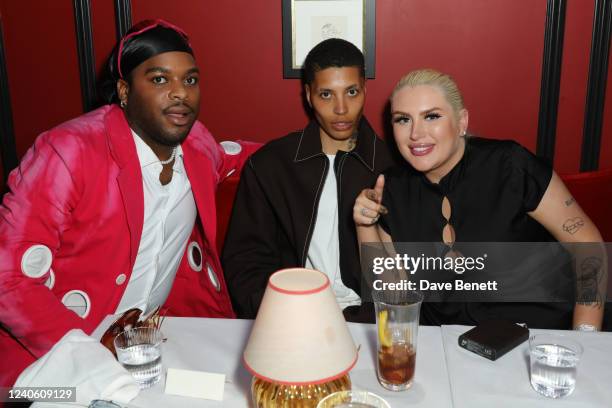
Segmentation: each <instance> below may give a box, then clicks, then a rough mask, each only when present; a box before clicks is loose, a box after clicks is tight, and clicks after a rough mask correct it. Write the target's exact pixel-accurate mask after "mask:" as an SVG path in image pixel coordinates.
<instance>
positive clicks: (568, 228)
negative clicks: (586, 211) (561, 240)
mask: <svg viewBox="0 0 612 408" xmlns="http://www.w3.org/2000/svg"><path fill="white" fill-rule="evenodd" d="M583 226H584V220H583V219H582V218H580V217H576V218H569V219H567V220H565V222H564V223H563V231H565V232H567V233H568V234H572V235H574V234H575V233H576V232H578V230H579V229H580V228H582V227H583Z"/></svg>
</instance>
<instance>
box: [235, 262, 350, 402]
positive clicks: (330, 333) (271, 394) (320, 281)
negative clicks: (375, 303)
mask: <svg viewBox="0 0 612 408" xmlns="http://www.w3.org/2000/svg"><path fill="white" fill-rule="evenodd" d="M243 359H244V364H245V366H246V368H247V369H248V370H249V371H250V372H251V374H252V375H253V382H252V385H251V393H252V397H253V404H254V406H255V407H257V408H268V407H275V408H282V407H286V408H290V407H313V408H315V407H316V406H317V403H318V402H319V400H321V399H322V398H323V397H325V396H326V395H328V394H331V393H333V392H336V391H342V390H349V389H350V388H351V381H350V378H349V375H348V372H349V370H350V369H351V368H353V366H354V365H355V363H356V362H357V348H356V347H355V343H354V342H353V338H352V337H351V334H350V333H349V330H348V327H347V325H346V322H345V320H344V316H343V315H342V311H341V310H340V307H339V306H338V302H337V301H336V297H335V296H334V294H333V292H332V290H331V287H330V283H329V279H328V278H327V276H326V275H325V274H323V273H322V272H319V271H315V270H310V269H303V268H292V269H283V270H280V271H278V272H275V273H274V274H272V276H270V279H269V281H268V286H267V287H266V291H265V293H264V297H263V300H262V302H261V306H260V307H259V312H258V313H257V318H256V319H255V323H254V324H253V329H252V331H251V336H250V337H249V341H248V343H247V346H246V349H245V350H244V356H243Z"/></svg>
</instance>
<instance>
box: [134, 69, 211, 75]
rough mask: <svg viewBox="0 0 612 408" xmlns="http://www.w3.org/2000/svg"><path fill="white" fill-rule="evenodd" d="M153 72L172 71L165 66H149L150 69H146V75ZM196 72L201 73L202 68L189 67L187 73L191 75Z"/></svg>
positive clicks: (165, 72)
mask: <svg viewBox="0 0 612 408" xmlns="http://www.w3.org/2000/svg"><path fill="white" fill-rule="evenodd" d="M152 72H157V73H162V74H167V73H169V72H170V70H169V69H168V68H164V67H151V68H149V69H147V70H146V71H145V75H147V74H150V73H152ZM194 73H198V74H199V73H200V69H199V68H198V67H193V68H191V69H189V70H188V71H187V73H186V74H187V75H189V74H194Z"/></svg>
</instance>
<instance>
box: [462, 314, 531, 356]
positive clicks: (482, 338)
mask: <svg viewBox="0 0 612 408" xmlns="http://www.w3.org/2000/svg"><path fill="white" fill-rule="evenodd" d="M528 338H529V329H527V328H526V327H523V326H520V325H518V324H516V323H512V322H509V321H506V320H487V321H484V322H482V323H480V324H479V325H478V326H476V327H474V328H473V329H470V330H468V331H466V332H465V333H463V334H462V335H460V336H459V340H458V341H459V346H460V347H463V348H464V349H466V350H469V351H472V352H474V353H476V354H478V355H480V356H482V357H485V358H488V359H489V360H493V361H495V360H497V359H498V358H500V357H501V356H503V355H504V354H506V353H507V352H509V351H510V350H512V349H513V348H515V347H516V346H518V345H519V344H521V343H522V342H524V341H525V340H527V339H528Z"/></svg>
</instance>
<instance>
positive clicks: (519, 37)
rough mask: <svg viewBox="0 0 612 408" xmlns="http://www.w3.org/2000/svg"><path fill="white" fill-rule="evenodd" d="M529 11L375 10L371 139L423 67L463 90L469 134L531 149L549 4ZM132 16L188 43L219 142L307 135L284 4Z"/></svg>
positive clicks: (400, 2) (142, 11) (187, 4)
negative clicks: (291, 70) (291, 73)
mask: <svg viewBox="0 0 612 408" xmlns="http://www.w3.org/2000/svg"><path fill="white" fill-rule="evenodd" d="M440 5H442V7H441V6H440ZM530 5H531V7H530V8H526V7H524V4H523V3H521V2H515V1H509V0H481V1H474V0H469V1H468V0H464V1H462V2H459V1H456V0H453V1H446V2H429V1H406V0H385V1H378V2H377V32H376V35H377V38H376V43H377V50H376V51H377V52H376V66H377V68H376V77H377V79H374V80H370V81H369V82H368V85H367V86H368V101H367V105H366V110H365V112H366V115H367V116H368V118H369V119H370V121H371V122H372V124H373V125H374V127H375V129H376V130H377V131H379V132H382V130H383V122H382V121H383V109H384V107H385V104H386V102H387V99H388V96H389V93H390V91H391V89H392V88H393V86H394V84H395V82H397V80H398V79H399V78H400V77H401V76H402V75H403V74H405V73H407V72H408V71H409V70H411V69H415V68H420V67H426V66H427V67H434V68H437V69H440V70H443V71H448V72H450V73H451V74H453V75H454V76H455V77H456V79H457V80H458V81H459V83H460V85H461V87H462V88H463V89H464V93H465V99H466V102H467V105H468V107H469V109H470V112H471V118H472V122H471V124H472V125H471V128H472V129H473V130H474V131H476V132H477V133H481V134H484V135H488V136H491V137H498V138H515V139H517V140H519V141H520V142H522V143H525V144H526V145H527V146H529V147H531V148H535V138H536V132H537V117H538V104H539V84H540V71H541V60H542V52H543V42H544V20H545V16H546V1H545V0H533V1H531V2H530ZM132 9H133V11H132V13H133V18H134V21H137V20H139V19H143V18H152V17H156V16H160V15H161V16H164V17H165V18H167V19H169V20H171V21H173V22H176V23H177V24H179V25H181V26H182V27H183V28H185V29H186V30H187V32H189V33H190V34H191V37H192V39H193V43H194V47H195V50H196V55H197V57H198V60H199V62H200V64H201V68H202V70H203V73H204V76H203V81H202V91H203V106H202V112H201V119H202V120H203V121H204V122H205V123H206V125H207V126H208V127H209V128H210V129H211V130H212V131H213V133H214V134H215V135H217V137H219V138H223V137H241V138H248V139H253V140H261V141H265V140H269V139H270V138H273V137H278V136H281V135H283V134H285V133H287V132H289V131H291V130H294V129H298V128H300V127H302V126H303V125H304V123H305V121H306V120H307V119H306V115H305V114H304V111H303V109H302V101H301V99H300V93H301V89H300V85H299V81H297V80H283V79H282V59H281V55H282V36H281V13H280V2H272V1H267V2H253V1H248V0H242V1H231V2H215V3H211V2H195V1H189V0H181V1H176V2H172V3H169V2H167V1H165V0H133V1H132ZM186 9H188V10H190V12H189V13H184V11H183V10H186ZM508 16H513V18H508ZM467 21H469V22H470V23H469V24H466V22H467ZM517 24H519V25H520V26H521V30H520V31H518V32H517V30H516V27H517ZM534 39H535V40H534ZM501 123H503V125H500V124H501Z"/></svg>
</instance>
